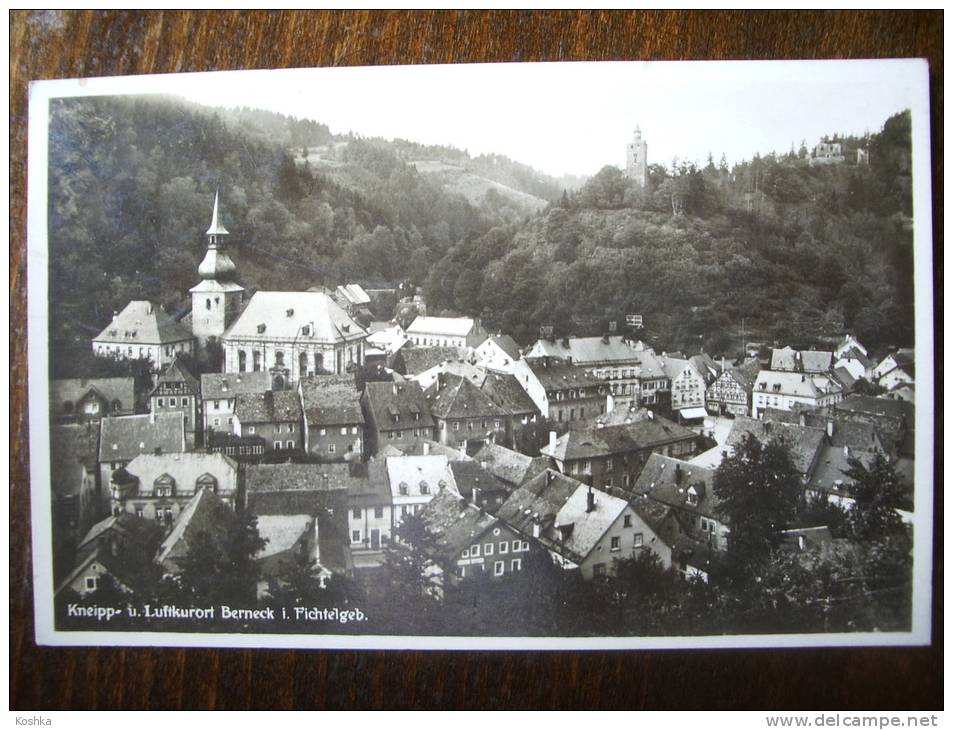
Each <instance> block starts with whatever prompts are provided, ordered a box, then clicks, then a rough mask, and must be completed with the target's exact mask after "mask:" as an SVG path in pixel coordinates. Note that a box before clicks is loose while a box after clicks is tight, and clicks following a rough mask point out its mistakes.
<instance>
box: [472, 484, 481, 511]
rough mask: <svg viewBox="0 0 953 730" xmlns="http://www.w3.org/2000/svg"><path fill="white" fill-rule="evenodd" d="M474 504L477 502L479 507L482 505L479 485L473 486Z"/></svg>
mask: <svg viewBox="0 0 953 730" xmlns="http://www.w3.org/2000/svg"><path fill="white" fill-rule="evenodd" d="M473 504H475V505H476V506H477V507H479V506H480V488H479V487H474V488H473Z"/></svg>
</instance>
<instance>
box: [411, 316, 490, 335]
mask: <svg viewBox="0 0 953 730" xmlns="http://www.w3.org/2000/svg"><path fill="white" fill-rule="evenodd" d="M474 325H475V322H474V321H473V320H472V319H470V318H469V317H417V318H416V319H414V321H413V322H411V323H410V326H409V327H408V328H407V334H408V335H446V336H447V337H466V336H467V335H469V334H470V332H471V331H472V330H473V327H474Z"/></svg>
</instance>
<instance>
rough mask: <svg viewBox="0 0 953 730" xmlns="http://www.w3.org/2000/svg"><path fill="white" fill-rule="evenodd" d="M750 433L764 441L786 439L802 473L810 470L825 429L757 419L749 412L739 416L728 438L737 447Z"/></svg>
mask: <svg viewBox="0 0 953 730" xmlns="http://www.w3.org/2000/svg"><path fill="white" fill-rule="evenodd" d="M747 434H751V435H752V436H754V437H755V438H756V439H758V440H759V441H760V442H761V443H771V442H773V441H775V440H776V439H784V441H785V442H786V443H787V445H788V447H789V448H790V450H791V461H792V462H793V464H794V467H795V468H796V469H797V470H798V471H799V472H800V473H801V474H809V473H810V471H811V466H812V464H813V463H814V461H815V459H816V458H817V454H818V452H819V451H820V449H821V447H822V446H823V444H824V438H825V436H826V434H825V432H824V429H821V428H812V427H810V426H799V425H795V424H793V423H775V422H773V421H758V420H757V419H754V418H748V417H747V416H737V417H736V418H735V422H734V424H733V425H732V427H731V432H730V433H729V434H728V440H727V441H726V442H725V443H726V444H727V445H728V446H729V447H731V448H735V447H736V446H738V445H739V444H740V443H741V441H742V439H743V438H744V437H745V436H746V435H747Z"/></svg>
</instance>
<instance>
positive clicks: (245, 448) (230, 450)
mask: <svg viewBox="0 0 953 730" xmlns="http://www.w3.org/2000/svg"><path fill="white" fill-rule="evenodd" d="M205 450H206V451H207V452H208V453H210V454H224V455H225V456H228V457H230V458H232V459H234V460H235V461H237V462H239V463H242V464H247V463H252V464H257V463H258V462H260V461H261V458H262V457H263V456H264V455H265V439H264V438H263V437H261V436H255V435H250V436H238V435H237V434H234V433H221V432H220V431H209V432H208V433H207V434H206V435H205Z"/></svg>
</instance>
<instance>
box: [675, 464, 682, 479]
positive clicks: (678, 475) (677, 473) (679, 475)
mask: <svg viewBox="0 0 953 730" xmlns="http://www.w3.org/2000/svg"><path fill="white" fill-rule="evenodd" d="M680 481H682V465H681V464H675V483H676V484H678V483H679V482H680Z"/></svg>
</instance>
